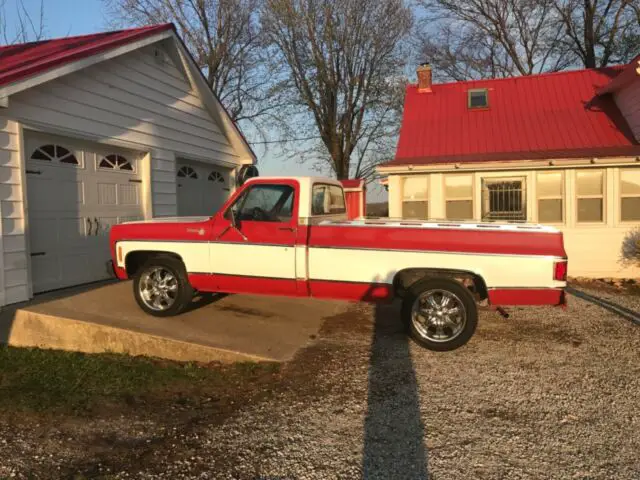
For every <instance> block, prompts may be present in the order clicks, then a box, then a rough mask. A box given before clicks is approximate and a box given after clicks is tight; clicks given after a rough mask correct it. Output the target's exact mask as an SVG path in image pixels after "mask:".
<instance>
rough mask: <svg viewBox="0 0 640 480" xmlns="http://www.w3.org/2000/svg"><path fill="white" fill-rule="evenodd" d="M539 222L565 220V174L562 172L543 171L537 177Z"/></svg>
mask: <svg viewBox="0 0 640 480" xmlns="http://www.w3.org/2000/svg"><path fill="white" fill-rule="evenodd" d="M537 180H538V181H537V183H536V187H537V195H538V222H540V223H562V222H563V221H564V202H563V198H564V189H563V188H562V187H563V184H564V175H563V174H562V172H541V173H538V177H537Z"/></svg>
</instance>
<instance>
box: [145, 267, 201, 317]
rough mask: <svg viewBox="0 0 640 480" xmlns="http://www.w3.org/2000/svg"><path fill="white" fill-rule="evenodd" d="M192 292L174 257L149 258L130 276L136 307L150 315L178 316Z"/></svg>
mask: <svg viewBox="0 0 640 480" xmlns="http://www.w3.org/2000/svg"><path fill="white" fill-rule="evenodd" d="M193 293H194V291H193V288H192V287H191V285H190V284H189V279H188V277H187V271H186V269H185V267H184V264H183V263H182V262H181V261H180V260H178V259H177V258H174V257H169V256H161V255H158V256H156V257H152V258H150V259H149V260H147V261H146V262H145V263H144V265H143V266H142V267H141V268H140V269H139V270H138V272H137V273H136V275H135V277H134V279H133V295H134V297H135V299H136V302H137V303H138V306H139V307H140V308H141V309H142V310H143V311H144V312H145V313H147V314H149V315H153V316H154V317H171V316H174V315H178V314H179V313H181V312H182V311H184V309H185V308H186V307H187V306H188V305H189V303H191V300H192V299H193Z"/></svg>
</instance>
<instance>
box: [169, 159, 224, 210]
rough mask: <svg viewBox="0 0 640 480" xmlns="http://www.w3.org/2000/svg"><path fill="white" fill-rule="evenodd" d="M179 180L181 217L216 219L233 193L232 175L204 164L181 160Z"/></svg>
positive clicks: (178, 173) (179, 162) (178, 168)
mask: <svg viewBox="0 0 640 480" xmlns="http://www.w3.org/2000/svg"><path fill="white" fill-rule="evenodd" d="M176 178H177V182H178V185H177V187H178V215H180V216H212V215H213V214H214V213H215V212H216V211H218V209H219V208H220V207H221V206H222V204H223V203H224V201H225V200H226V199H227V198H228V196H229V192H230V190H231V188H230V187H229V185H230V181H231V171H230V170H229V169H228V168H221V167H217V166H215V165H211V164H207V163H203V162H190V161H188V160H178V165H177V172H176Z"/></svg>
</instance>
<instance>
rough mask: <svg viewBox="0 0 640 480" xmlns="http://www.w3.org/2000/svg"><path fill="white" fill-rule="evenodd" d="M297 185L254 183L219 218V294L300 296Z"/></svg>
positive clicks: (214, 264) (214, 252) (213, 247)
mask: <svg viewBox="0 0 640 480" xmlns="http://www.w3.org/2000/svg"><path fill="white" fill-rule="evenodd" d="M298 191H299V188H298V184H297V182H294V181H285V180H270V181H268V182H266V181H259V182H252V184H251V185H249V186H247V188H246V189H245V191H244V192H243V193H242V194H241V195H240V196H239V197H238V198H237V199H236V200H235V202H234V203H233V204H232V205H231V207H230V208H227V209H226V211H224V212H221V213H220V216H219V217H218V218H217V219H216V222H215V224H214V228H213V231H212V239H211V243H210V247H209V248H210V259H211V274H212V276H213V279H212V280H213V283H214V285H216V289H217V290H218V291H221V292H228V293H265V294H271V295H274V294H276V295H277V294H281V295H295V293H296V256H295V243H296V236H297V232H298V216H297V215H298V205H297V204H298V200H297V197H298Z"/></svg>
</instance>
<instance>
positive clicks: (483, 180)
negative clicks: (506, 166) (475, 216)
mask: <svg viewBox="0 0 640 480" xmlns="http://www.w3.org/2000/svg"><path fill="white" fill-rule="evenodd" d="M500 182H521V184H522V185H521V190H520V195H521V202H522V209H523V213H524V219H523V220H510V219H496V220H491V219H485V212H484V206H485V204H484V191H485V187H486V185H487V184H491V183H500ZM528 182H529V175H527V173H526V172H522V174H520V175H519V174H514V175H504V174H501V175H480V221H481V222H485V221H495V222H514V223H523V222H524V223H526V222H528V221H529V214H530V210H529V208H530V207H529V190H528ZM490 211H491V198H489V210H488V212H490Z"/></svg>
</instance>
